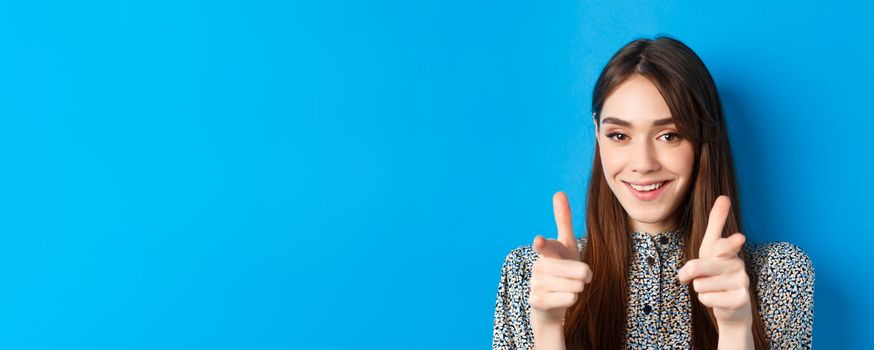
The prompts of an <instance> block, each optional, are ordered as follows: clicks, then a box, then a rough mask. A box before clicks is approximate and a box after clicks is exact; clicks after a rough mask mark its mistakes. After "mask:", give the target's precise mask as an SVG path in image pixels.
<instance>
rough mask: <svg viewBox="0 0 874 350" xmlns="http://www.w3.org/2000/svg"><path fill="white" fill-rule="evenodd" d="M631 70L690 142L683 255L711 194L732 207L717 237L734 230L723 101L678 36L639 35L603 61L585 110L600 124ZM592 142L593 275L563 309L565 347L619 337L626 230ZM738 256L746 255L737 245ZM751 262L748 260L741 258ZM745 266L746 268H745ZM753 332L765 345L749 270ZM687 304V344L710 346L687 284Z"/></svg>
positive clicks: (706, 324)
mask: <svg viewBox="0 0 874 350" xmlns="http://www.w3.org/2000/svg"><path fill="white" fill-rule="evenodd" d="M633 75H641V76H643V77H646V78H648V79H649V80H650V81H651V82H652V83H653V84H654V85H655V86H656V87H657V88H658V90H659V92H660V93H661V95H662V97H663V98H664V99H665V102H666V103H667V105H668V107H669V109H670V111H671V115H672V117H673V119H674V122H675V123H676V125H677V128H678V129H679V130H678V131H679V133H680V135H681V136H682V137H685V138H687V139H689V140H690V141H692V143H693V144H694V146H695V166H694V168H693V169H694V170H693V172H692V178H693V181H692V183H691V186H690V189H689V192H688V193H687V194H686V195H685V197H684V198H683V199H682V201H683V203H682V204H681V206H680V207H679V208H678V209H677V211H676V212H675V213H674V215H676V218H677V222H678V226H677V227H678V228H679V229H680V230H681V232H682V234H684V235H685V239H686V242H687V244H686V248H685V253H686V259H695V258H697V257H698V250H699V248H700V246H701V241H702V239H703V237H704V231H705V229H706V227H707V218H708V216H709V213H710V209H711V207H712V206H713V203H714V202H715V201H716V198H717V197H718V196H719V195H721V194H725V195H728V196H729V197H730V198H731V203H732V204H731V212H730V213H729V215H728V219H727V220H726V222H725V228H724V230H723V232H722V236H723V237H727V236H728V235H730V234H733V233H735V232H742V231H741V220H740V204H739V197H738V190H737V180H736V178H735V173H734V164H733V161H732V156H731V148H730V146H729V142H728V133H727V131H726V126H725V120H724V117H723V110H722V103H721V102H720V100H719V95H718V93H717V90H716V85H715V84H714V82H713V78H712V77H711V76H710V73H709V72H708V70H707V67H706V66H705V65H704V62H702V61H701V59H700V58H699V57H698V55H696V54H695V52H694V51H692V49H690V48H689V47H688V46H686V45H685V44H683V43H682V42H680V41H678V40H676V39H673V38H669V37H664V36H662V37H658V38H656V39H654V40H649V39H638V40H634V41H632V42H630V43H628V44H627V45H625V46H624V47H622V48H621V49H620V50H619V51H618V52H617V53H616V54H615V55H613V57H612V58H611V59H610V61H609V62H608V63H607V65H606V66H605V67H604V69H603V70H602V71H601V75H600V77H598V81H597V82H596V84H595V89H594V92H593V94H592V112H593V117H594V118H595V122H596V123H598V125H600V112H601V108H602V107H603V106H604V101H605V100H606V99H607V97H608V96H609V95H610V93H611V92H612V91H613V90H614V89H615V88H616V87H618V86H619V85H620V84H621V83H623V82H624V81H625V80H626V79H628V78H629V77H631V76H633ZM599 153H600V152H599V147H598V144H597V143H596V144H595V158H594V161H593V164H592V175H591V179H590V181H589V192H588V195H587V198H586V232H587V233H586V236H587V238H586V244H585V248H584V249H583V253H582V261H583V262H585V263H587V264H588V265H589V267H590V268H591V269H592V274H593V276H594V278H592V282H591V283H590V284H589V285H587V286H586V288H585V290H583V292H582V293H580V296H579V298H577V302H576V303H575V304H574V305H573V306H571V307H570V308H568V310H567V313H566V315H565V324H564V335H565V345H566V347H567V348H568V349H619V348H623V347H624V345H625V327H626V317H627V315H626V314H627V308H628V300H627V298H628V281H627V276H628V272H629V269H628V267H629V265H630V260H629V259H630V255H631V246H630V244H631V242H630V239H629V235H630V233H631V231H629V230H630V226H629V222H628V214H627V213H626V212H625V210H624V209H623V208H622V205H621V204H620V203H619V200H618V199H617V198H616V197H615V195H614V194H613V192H612V191H611V190H610V187H608V185H607V182H606V179H605V178H604V172H603V168H602V167H601V157H600V155H599ZM739 255H740V258H741V259H743V260H744V261H745V262H746V261H747V258H746V256H745V254H744V252H743V250H741V251H740V254H739ZM746 265H747V267H749V266H750V264H749V263H747V264H746ZM748 274H749V273H748ZM749 290H750V302H751V304H752V305H751V306H752V313H753V329H752V331H753V340H754V343H755V346H756V349H766V348H768V346H767V339H766V338H765V329H764V325H763V323H762V319H761V316H760V315H759V312H758V303H757V301H756V295H755V280H754V279H753V278H750V288H749ZM689 296H690V298H691V301H692V302H691V304H692V309H691V311H692V345H693V347H695V348H699V349H714V348H716V345H717V341H718V333H717V326H716V319H715V318H714V316H713V311H712V310H711V309H708V308H707V307H706V306H704V305H703V304H701V303H700V302H699V301H698V295H697V293H695V290H694V289H692V288H691V286H690V288H689Z"/></svg>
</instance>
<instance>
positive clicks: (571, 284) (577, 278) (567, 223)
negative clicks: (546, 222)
mask: <svg viewBox="0 0 874 350" xmlns="http://www.w3.org/2000/svg"><path fill="white" fill-rule="evenodd" d="M552 206H553V211H554V212H555V224H556V226H558V239H557V240H556V239H545V238H543V237H542V236H540V235H537V236H536V237H534V243H533V248H534V251H536V252H537V256H538V258H537V260H536V261H535V262H534V268H533V270H532V272H531V280H530V282H529V285H530V287H531V289H530V292H529V294H528V304H529V305H531V322H532V323H533V324H535V325H538V326H553V325H559V326H560V325H562V324H563V322H564V315H565V310H567V308H568V307H570V306H571V305H573V304H574V303H575V302H576V301H577V296H578V294H579V293H580V292H582V291H583V288H584V287H585V285H586V284H587V283H589V282H591V281H592V270H591V269H589V265H587V264H586V263H584V262H582V261H580V251H579V248H578V247H577V240H576V238H575V237H574V231H573V225H572V224H571V209H570V204H568V200H567V195H565V194H564V192H557V193H556V194H555V195H554V196H553V197H552Z"/></svg>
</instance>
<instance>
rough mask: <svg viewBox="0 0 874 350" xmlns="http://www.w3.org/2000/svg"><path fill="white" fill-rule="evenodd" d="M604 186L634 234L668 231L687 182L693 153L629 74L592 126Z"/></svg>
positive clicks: (656, 100)
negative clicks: (599, 119)
mask: <svg viewBox="0 0 874 350" xmlns="http://www.w3.org/2000/svg"><path fill="white" fill-rule="evenodd" d="M595 130H596V133H597V135H598V136H597V139H598V145H599V148H600V156H601V165H602V166H603V168H604V177H605V178H606V179H607V184H608V185H609V186H610V189H611V190H612V191H613V194H614V195H616V198H618V199H619V202H620V203H621V204H622V207H623V208H625V211H626V212H628V216H629V217H630V220H631V222H630V225H631V227H632V229H633V230H635V231H645V232H648V233H650V234H654V233H657V232H663V231H666V230H668V229H671V228H673V226H674V225H675V224H676V222H674V219H675V216H674V215H673V213H674V212H675V211H676V209H677V207H678V206H679V205H680V201H681V200H682V199H683V197H684V195H685V194H686V191H687V190H688V189H689V184H690V182H691V176H692V167H693V166H694V163H695V159H694V157H695V150H694V146H693V144H692V142H691V141H689V140H687V139H685V138H680V137H679V134H678V130H677V127H676V125H675V124H674V122H673V120H672V119H671V111H670V109H669V108H668V105H667V103H665V100H664V98H662V95H661V93H660V92H659V90H658V88H656V86H655V85H653V84H652V83H651V82H650V81H649V80H648V79H647V78H645V77H643V76H640V75H634V76H632V77H630V78H628V79H627V80H626V81H625V82H623V83H622V84H621V85H619V87H617V88H616V89H615V90H614V91H613V92H612V94H611V95H609V96H608V97H607V100H606V101H605V102H604V106H603V107H602V108H601V125H600V128H599V127H598V125H597V123H596V125H595Z"/></svg>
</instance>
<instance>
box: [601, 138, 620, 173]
mask: <svg viewBox="0 0 874 350" xmlns="http://www.w3.org/2000/svg"><path fill="white" fill-rule="evenodd" d="M599 153H600V155H601V167H603V168H604V175H606V177H607V179H611V178H612V175H615V174H617V173H619V172H621V171H622V165H623V164H624V163H625V160H624V159H623V158H622V157H623V156H624V155H623V152H617V151H616V150H614V149H611V148H610V147H609V146H608V147H600V151H599Z"/></svg>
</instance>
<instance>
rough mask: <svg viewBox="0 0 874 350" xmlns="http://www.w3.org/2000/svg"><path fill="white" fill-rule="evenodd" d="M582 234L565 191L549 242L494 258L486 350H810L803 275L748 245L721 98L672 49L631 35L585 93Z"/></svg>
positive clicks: (805, 266) (686, 54)
mask: <svg viewBox="0 0 874 350" xmlns="http://www.w3.org/2000/svg"><path fill="white" fill-rule="evenodd" d="M592 111H593V114H592V116H593V124H594V130H595V134H596V135H597V136H596V140H597V141H596V144H595V157H594V162H593V165H592V174H591V178H590V181H589V189H588V194H587V202H586V235H585V237H583V238H580V239H576V237H575V236H574V233H573V229H572V225H571V212H570V207H569V204H568V201H567V197H566V196H565V194H564V193H561V192H559V193H556V195H555V196H554V198H553V206H554V211H555V220H556V225H557V226H558V239H557V240H551V239H545V238H544V237H541V236H539V235H538V236H536V237H535V238H534V242H533V244H532V245H531V246H523V247H519V248H516V249H514V250H513V251H511V252H510V253H509V254H508V255H507V258H506V260H505V261H504V265H503V267H502V271H501V272H502V273H501V282H500V284H499V286H498V295H497V303H496V307H495V324H494V339H493V348H495V349H537V350H551V349H619V348H632V349H637V348H653V349H656V348H657V349H665V348H691V347H694V348H698V349H714V348H718V349H766V348H779V349H789V348H793V349H794V348H810V346H811V337H812V329H813V283H814V271H813V265H812V263H811V260H810V258H809V257H808V256H807V254H805V252H804V251H803V250H802V249H800V248H799V247H797V246H795V245H792V244H790V243H786V242H774V243H768V244H751V243H749V242H745V238H744V235H743V234H742V233H740V231H741V218H740V209H739V207H738V190H737V183H736V180H735V174H734V165H733V163H732V156H731V149H730V147H729V142H728V134H727V132H726V126H725V120H724V118H723V111H722V105H721V102H720V100H719V96H718V94H717V91H716V86H715V84H714V83H713V79H712V77H711V76H710V73H709V72H708V71H707V68H706V67H705V66H704V63H703V62H702V61H701V59H700V58H699V57H698V56H697V55H696V54H695V53H694V52H693V51H692V50H691V49H690V48H689V47H687V46H686V45H684V44H683V43H681V42H679V41H677V40H675V39H671V38H667V37H659V38H656V39H655V40H645V39H641V40H635V41H633V42H631V43H629V44H628V45H626V46H624V47H623V48H622V49H620V50H619V52H617V53H616V54H615V55H614V56H613V57H612V58H611V59H610V61H609V62H608V63H607V66H606V67H605V68H604V70H603V71H602V72H601V75H600V77H599V78H598V81H597V83H596V85H595V90H594V93H593V97H592Z"/></svg>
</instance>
